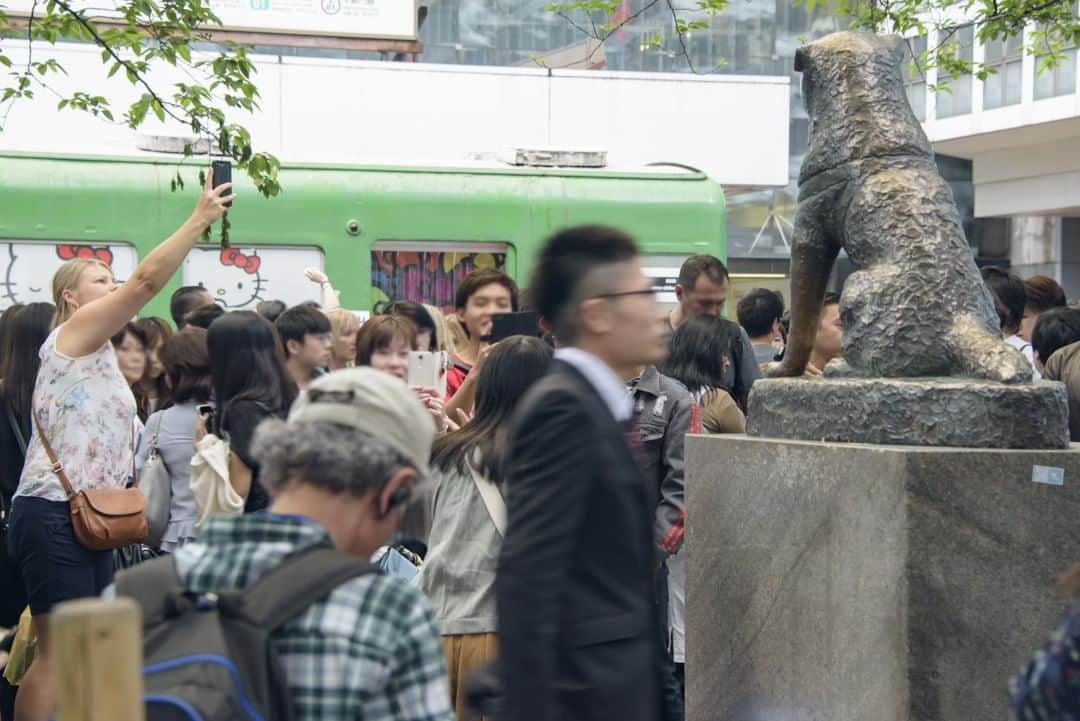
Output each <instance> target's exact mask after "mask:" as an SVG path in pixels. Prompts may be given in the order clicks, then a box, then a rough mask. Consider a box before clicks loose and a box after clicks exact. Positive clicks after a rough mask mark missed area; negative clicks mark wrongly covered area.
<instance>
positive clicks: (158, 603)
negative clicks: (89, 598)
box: [116, 555, 184, 628]
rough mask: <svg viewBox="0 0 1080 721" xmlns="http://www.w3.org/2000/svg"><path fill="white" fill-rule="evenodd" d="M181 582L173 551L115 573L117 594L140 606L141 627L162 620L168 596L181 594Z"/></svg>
mask: <svg viewBox="0 0 1080 721" xmlns="http://www.w3.org/2000/svg"><path fill="white" fill-rule="evenodd" d="M183 593H184V585H183V583H181V581H180V576H179V575H178V574H177V572H176V561H175V560H174V559H173V557H172V555H167V556H161V557H159V558H153V559H151V560H149V561H145V562H143V563H140V564H138V565H137V566H134V567H132V568H129V569H127V570H124V571H120V572H119V573H117V574H116V595H117V596H130V597H132V598H134V599H135V600H136V601H137V602H138V604H139V606H140V608H141V609H142V617H143V628H149V627H151V626H156V625H157V624H159V623H163V622H164V621H165V619H166V618H167V617H168V613H167V611H168V608H169V599H170V598H173V597H177V596H181V595H183Z"/></svg>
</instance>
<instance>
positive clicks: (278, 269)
mask: <svg viewBox="0 0 1080 721" xmlns="http://www.w3.org/2000/svg"><path fill="white" fill-rule="evenodd" d="M176 171H177V163H176V162H175V161H174V160H172V159H170V158H163V157H160V156H155V157H153V158H115V157H91V156H79V157H71V156H57V155H47V154H39V153H33V154H30V153H14V152H0V264H2V266H0V267H3V269H4V272H3V275H2V276H0V309H2V308H4V307H7V306H8V305H10V304H12V303H28V302H33V301H39V300H51V292H50V279H51V277H52V274H53V272H54V271H55V270H56V268H57V267H58V266H59V265H60V263H62V262H63V261H64V260H66V259H68V258H73V257H83V256H92V257H97V258H101V259H102V260H105V261H107V262H108V263H109V264H110V265H112V266H113V268H114V270H115V272H116V275H117V278H118V280H121V281H123V280H124V279H125V278H126V277H127V275H128V274H130V272H131V271H132V269H133V268H134V267H135V265H136V263H137V262H138V260H139V259H140V258H142V257H144V256H145V255H146V254H147V253H148V252H149V251H150V250H151V248H153V247H154V245H155V244H157V243H158V242H160V241H161V240H162V239H163V238H165V237H166V236H167V235H168V234H169V233H170V232H172V231H173V230H174V229H175V228H176V227H178V226H179V225H180V223H181V222H182V221H183V220H184V219H185V218H186V217H187V215H188V213H190V211H191V208H192V206H193V205H194V202H195V196H196V192H197V168H196V167H195V166H194V165H192V164H191V161H189V164H188V165H187V166H185V167H183V168H181V173H182V174H183V176H184V177H185V179H186V180H187V184H186V188H185V189H184V190H181V191H177V192H171V191H170V179H171V178H172V177H174V176H175V174H176ZM281 182H282V186H283V188H284V190H283V192H282V194H281V195H280V196H278V197H276V198H272V199H265V198H263V197H262V196H260V195H259V194H258V193H257V192H255V190H254V188H253V187H250V186H249V185H246V178H245V179H243V180H241V182H240V183H239V187H238V189H237V193H238V199H237V202H236V205H235V207H234V208H233V209H232V210H231V211H230V213H229V219H230V221H231V224H232V227H231V231H230V237H231V243H232V247H231V248H229V249H226V250H222V249H221V248H220V247H219V246H217V245H210V246H206V247H203V246H200V247H197V248H196V249H195V250H194V251H192V253H191V254H190V255H189V257H188V259H187V260H186V261H185V263H184V265H183V267H182V268H181V270H180V271H179V272H178V273H177V274H176V275H175V276H174V277H173V278H172V280H171V282H170V284H169V286H168V287H167V288H166V289H165V290H164V291H163V292H162V293H161V294H159V295H158V297H156V298H155V299H154V300H153V301H152V302H151V304H150V305H149V306H148V307H147V308H146V310H145V311H144V313H145V314H146V315H161V316H165V317H167V316H168V298H169V295H170V294H171V292H172V291H173V290H174V289H175V288H177V287H179V286H181V285H189V284H202V285H203V286H205V287H206V288H208V289H209V290H210V292H211V293H212V294H213V295H214V297H215V298H216V299H217V300H218V302H219V303H221V304H222V305H224V306H225V307H227V308H229V309H239V308H249V307H252V306H254V305H255V304H256V303H258V302H259V301H260V300H270V299H281V300H284V301H285V302H286V303H289V304H293V303H298V302H301V301H304V300H308V299H313V300H318V298H319V289H318V288H317V287H316V286H315V285H313V284H312V283H310V282H309V281H308V280H307V279H306V278H305V277H304V274H303V270H304V268H306V267H311V266H314V267H318V268H322V269H323V270H324V271H325V272H326V273H327V274H328V275H329V276H330V279H331V281H332V282H333V283H334V285H335V286H336V287H337V288H338V290H339V291H340V293H341V301H342V304H343V305H344V306H345V307H347V308H351V309H354V310H369V309H371V308H372V306H373V305H374V304H375V303H377V302H378V301H380V300H384V299H395V300H396V299H400V298H408V299H412V300H422V301H424V302H428V303H432V304H435V305H438V306H440V307H442V308H450V307H452V306H453V292H454V288H455V287H456V285H457V283H458V281H460V279H461V277H462V276H464V274H466V273H468V272H469V271H470V270H472V269H473V268H476V267H497V268H504V269H505V270H506V271H507V272H508V273H510V275H511V276H513V277H514V278H516V279H517V280H518V281H519V282H521V283H524V282H525V280H526V279H527V278H528V274H529V272H530V269H531V266H532V264H533V260H534V258H535V255H536V252H537V249H538V248H539V246H540V244H541V243H542V242H543V240H544V239H545V238H546V237H547V236H549V235H550V234H551V233H552V232H553V231H555V230H558V229H559V228H562V227H565V226H568V225H574V224H579V223H606V224H610V225H615V226H618V227H621V228H624V229H626V230H628V231H630V232H631V233H632V234H633V235H634V236H635V237H636V238H637V239H638V241H639V243H640V245H641V248H642V252H643V254H644V255H645V261H644V265H645V266H646V267H647V269H648V270H647V272H648V273H649V274H650V276H651V277H653V278H655V281H656V287H657V290H658V293H659V294H660V297H661V300H662V301H663V300H667V301H671V300H672V299H671V297H670V290H671V285H672V284H673V282H674V281H673V272H674V270H675V269H677V268H678V265H679V263H680V262H681V260H682V259H683V258H685V257H686V256H687V255H691V254H694V253H711V254H713V255H716V256H718V257H721V258H724V257H725V235H724V227H725V207H724V196H723V192H722V189H721V187H720V186H719V185H718V184H717V183H716V182H714V181H712V180H710V179H709V178H708V177H707V176H706V175H704V174H703V173H699V172H695V171H693V170H690V169H684V168H679V167H665V166H661V167H650V168H644V169H641V170H637V171H634V172H625V171H614V170H610V169H580V170H578V169H573V170H571V169H552V168H529V167H514V166H498V165H495V164H488V165H484V166H480V165H479V164H478V165H477V166H476V167H464V166H463V167H445V168H443V167H411V166H394V167H388V166H345V165H313V164H296V165H288V166H285V167H283V168H282V171H281ZM216 233H217V229H216V228H215V235H216Z"/></svg>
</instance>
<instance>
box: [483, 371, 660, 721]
mask: <svg viewBox="0 0 1080 721" xmlns="http://www.w3.org/2000/svg"><path fill="white" fill-rule="evenodd" d="M510 438H511V448H510V450H509V455H508V457H507V461H506V466H505V472H504V473H503V478H504V479H505V494H506V506H507V513H508V530H507V533H506V538H505V539H504V542H503V547H502V553H501V556H500V559H499V571H498V575H497V576H496V580H495V594H496V602H497V606H498V618H499V657H500V673H501V676H502V687H503V703H504V707H503V716H502V717H503V718H506V719H513V721H585V720H586V719H596V720H597V721H599V720H600V719H603V720H604V721H610V720H613V719H618V720H619V721H656V720H657V719H659V718H660V708H661V702H660V692H659V680H658V679H659V670H658V668H659V659H660V633H659V629H658V628H657V618H656V612H655V610H654V607H653V587H652V568H651V564H652V558H653V552H652V535H651V533H652V531H651V529H652V519H653V513H652V509H650V507H649V501H648V486H647V484H646V482H645V479H644V478H643V477H642V475H641V471H640V470H639V468H638V465H637V464H636V463H635V461H634V457H633V455H632V454H631V450H630V448H629V446H628V445H627V440H626V435H625V433H624V431H623V428H622V426H621V425H620V424H619V423H617V422H616V421H615V420H614V419H613V418H612V415H611V411H610V410H609V409H608V407H607V406H606V405H605V404H604V402H603V399H601V397H600V396H599V394H597V392H596V391H595V390H594V389H593V387H592V385H591V384H590V383H589V382H588V381H587V380H586V379H585V377H584V376H582V375H581V373H579V372H578V371H577V370H576V369H574V368H573V367H572V366H571V365H569V364H567V363H564V362H561V361H555V362H554V364H553V368H552V370H551V371H550V372H549V373H548V375H546V376H545V377H544V378H542V379H541V380H540V381H539V382H537V384H536V385H535V386H534V387H533V388H532V389H530V391H529V392H528V393H527V394H526V396H525V397H524V398H523V399H522V401H521V404H520V406H519V408H518V409H517V411H516V413H515V415H514V418H513V421H512V425H511V433H510Z"/></svg>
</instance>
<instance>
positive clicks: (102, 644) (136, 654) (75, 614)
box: [49, 598, 145, 721]
mask: <svg viewBox="0 0 1080 721" xmlns="http://www.w3.org/2000/svg"><path fill="white" fill-rule="evenodd" d="M49 637H50V642H49V644H50V646H49V648H50V655H51V661H52V671H53V689H54V693H55V696H56V716H55V719H56V721H144V717H145V713H144V707H143V699H142V697H143V679H142V613H141V612H140V610H139V606H138V604H136V603H135V602H134V601H133V600H131V599H130V598H120V599H117V600H114V601H102V600H99V599H96V598H94V599H90V598H87V599H80V600H78V601H69V602H67V603H61V604H60V605H58V606H57V607H56V608H55V609H54V610H53V612H52V615H51V616H50V619H49Z"/></svg>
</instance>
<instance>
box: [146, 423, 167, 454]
mask: <svg viewBox="0 0 1080 721" xmlns="http://www.w3.org/2000/svg"><path fill="white" fill-rule="evenodd" d="M164 416H165V411H159V412H158V414H157V425H156V426H154V435H152V436H150V448H149V450H147V452H146V460H150V459H151V458H153V457H154V456H156V455H157V439H158V433H160V432H161V419H162V418H163V417H164Z"/></svg>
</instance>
